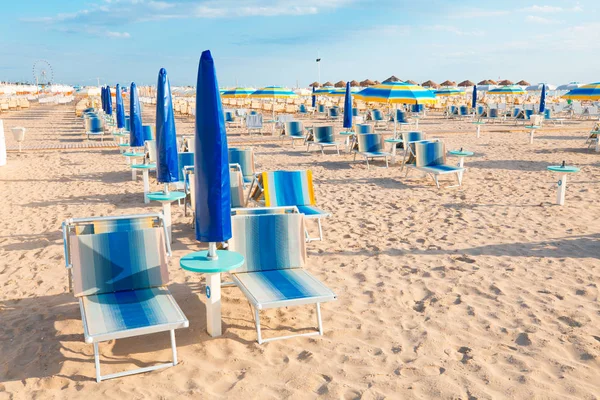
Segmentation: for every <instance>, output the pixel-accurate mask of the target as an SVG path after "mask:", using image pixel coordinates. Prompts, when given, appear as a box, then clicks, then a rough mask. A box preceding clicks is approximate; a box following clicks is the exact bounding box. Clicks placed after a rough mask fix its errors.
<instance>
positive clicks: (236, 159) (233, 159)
mask: <svg viewBox="0 0 600 400" xmlns="http://www.w3.org/2000/svg"><path fill="white" fill-rule="evenodd" d="M228 153H229V164H239V165H240V167H241V168H242V175H243V176H244V178H252V177H254V174H255V170H254V150H252V149H238V148H235V147H232V148H230V149H229V151H228Z"/></svg>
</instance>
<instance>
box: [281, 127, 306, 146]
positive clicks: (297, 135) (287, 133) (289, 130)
mask: <svg viewBox="0 0 600 400" xmlns="http://www.w3.org/2000/svg"><path fill="white" fill-rule="evenodd" d="M285 138H289V139H291V141H292V148H294V142H295V141H296V140H301V141H302V143H304V142H305V141H306V132H305V131H304V124H303V123H302V122H300V121H288V122H286V123H285V125H284V128H283V135H281V140H283V139H285Z"/></svg>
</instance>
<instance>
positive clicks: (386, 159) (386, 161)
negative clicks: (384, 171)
mask: <svg viewBox="0 0 600 400" xmlns="http://www.w3.org/2000/svg"><path fill="white" fill-rule="evenodd" d="M384 158H385V167H386V168H388V167H389V164H388V158H387V156H385V157H384Z"/></svg>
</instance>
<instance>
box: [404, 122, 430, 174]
mask: <svg viewBox="0 0 600 400" xmlns="http://www.w3.org/2000/svg"><path fill="white" fill-rule="evenodd" d="M425 139H426V135H425V133H424V132H420V131H410V132H402V143H401V149H402V151H403V155H402V164H401V165H400V171H402V169H403V168H404V167H405V166H406V165H407V164H410V163H407V160H408V159H409V158H410V156H411V152H413V151H414V146H412V147H411V146H410V145H411V144H413V143H416V142H420V141H422V140H425ZM412 154H413V155H414V153H412Z"/></svg>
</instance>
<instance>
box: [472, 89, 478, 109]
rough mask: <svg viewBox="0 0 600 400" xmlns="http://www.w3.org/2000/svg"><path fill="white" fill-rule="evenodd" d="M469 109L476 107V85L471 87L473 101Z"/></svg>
mask: <svg viewBox="0 0 600 400" xmlns="http://www.w3.org/2000/svg"><path fill="white" fill-rule="evenodd" d="M471 107H472V108H475V107H477V85H474V86H473V99H472V101H471Z"/></svg>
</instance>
